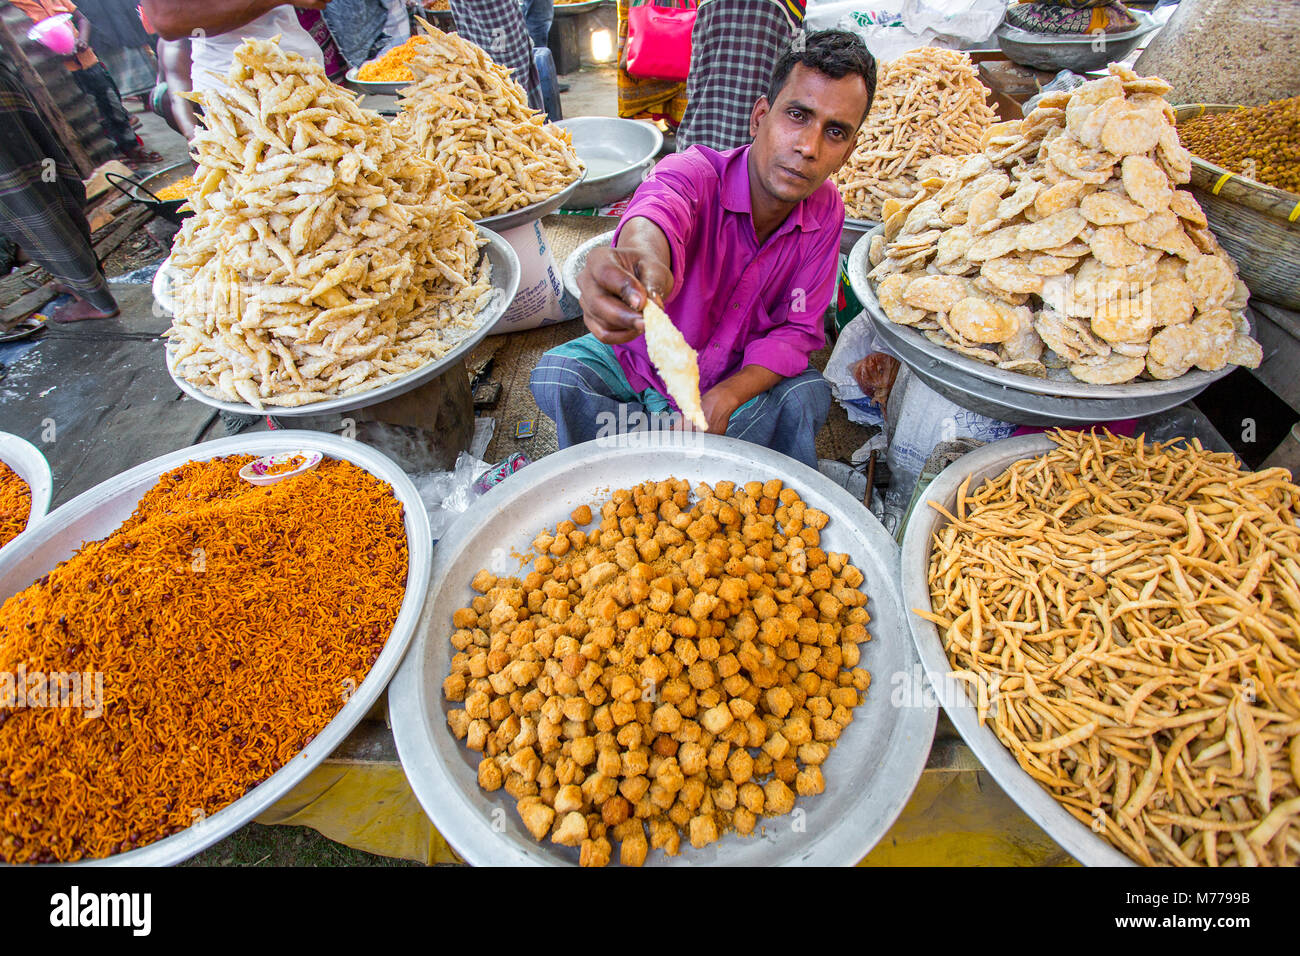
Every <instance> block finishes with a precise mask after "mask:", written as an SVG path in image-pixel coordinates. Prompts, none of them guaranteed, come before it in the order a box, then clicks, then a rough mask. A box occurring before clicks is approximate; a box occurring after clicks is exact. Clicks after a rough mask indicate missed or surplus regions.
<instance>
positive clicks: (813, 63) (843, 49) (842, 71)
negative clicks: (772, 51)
mask: <svg viewBox="0 0 1300 956" xmlns="http://www.w3.org/2000/svg"><path fill="white" fill-rule="evenodd" d="M800 41H802V42H800ZM796 63H802V64H803V65H804V66H806V67H808V68H810V69H813V70H816V71H818V72H819V73H825V74H826V75H827V76H829V77H830V78H831V79H832V80H839V79H843V78H844V77H846V76H848V75H849V74H850V73H856V74H857V75H858V76H860V77H862V81H863V82H864V83H866V85H867V108H866V109H865V110H863V111H862V118H863V119H866V118H867V113H868V111H870V109H871V102H872V100H874V99H875V98H876V59H875V57H873V56H872V55H871V52H870V51H869V50H868V49H867V45H866V44H865V43H863V42H862V39H861V38H860V37H859V36H858V35H857V34H856V33H849V32H848V31H847V30H819V31H817V32H816V33H810V34H808V35H807V36H803V35H800V36H799V37H796V38H795V41H794V42H793V43H792V44H791V45H790V46H789V47H788V48H786V51H785V52H784V53H782V54H781V58H780V59H779V60H777V61H776V69H774V70H773V71H772V82H771V83H769V84H768V88H767V102H768V104H769V105H771V104H774V103H775V102H776V97H777V95H778V94H779V93H780V92H781V88H782V87H783V86H785V81H786V80H787V79H789V77H790V71H791V70H793V69H794V65H795V64H796Z"/></svg>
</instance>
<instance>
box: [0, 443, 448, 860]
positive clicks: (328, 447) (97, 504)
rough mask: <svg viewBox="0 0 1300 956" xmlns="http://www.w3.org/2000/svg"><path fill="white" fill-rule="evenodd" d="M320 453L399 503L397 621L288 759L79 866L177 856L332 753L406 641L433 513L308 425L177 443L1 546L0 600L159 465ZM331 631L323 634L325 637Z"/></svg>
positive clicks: (351, 449)
mask: <svg viewBox="0 0 1300 956" xmlns="http://www.w3.org/2000/svg"><path fill="white" fill-rule="evenodd" d="M298 450H306V451H318V452H321V453H322V454H323V455H325V456H326V457H329V458H337V459H341V460H344V461H350V462H352V463H353V464H354V465H357V466H358V467H361V468H364V469H365V470H366V471H368V472H369V473H370V474H372V475H374V476H375V477H376V478H378V479H380V480H381V481H385V482H387V483H388V484H389V485H390V486H392V489H393V494H394V495H395V496H396V498H397V499H398V501H400V502H401V503H402V507H403V508H404V511H405V519H404V520H405V525H406V545H407V555H408V564H407V572H406V595H405V597H404V598H403V599H402V607H401V609H400V610H399V611H398V615H397V621H396V622H395V623H394V625H393V631H392V633H391V634H390V635H389V637H388V642H387V643H386V644H385V645H384V649H383V650H382V651H381V652H380V654H379V658H378V660H376V661H375V663H374V666H373V667H372V668H371V669H370V673H369V674H367V675H366V679H365V680H364V681H362V683H361V686H360V687H359V688H357V691H356V693H355V694H353V696H352V697H350V698H349V699H348V701H347V703H346V704H344V705H343V708H342V709H341V710H340V711H339V712H338V713H337V714H335V715H334V719H333V720H331V721H330V722H329V724H327V725H326V727H325V729H324V730H322V731H321V732H320V734H319V735H317V737H316V739H315V740H313V741H312V742H311V743H310V744H308V745H307V746H306V747H305V748H303V750H302V751H301V752H300V753H299V754H298V755H297V756H296V757H294V758H293V759H292V760H291V761H289V762H288V763H287V764H285V765H284V766H283V767H281V768H280V769H279V770H277V771H276V772H275V773H274V774H272V775H271V776H270V777H268V778H267V779H266V780H264V781H262V782H261V783H260V784H258V785H257V786H256V787H254V788H253V789H252V790H249V791H248V793H246V794H245V795H244V796H242V797H240V798H239V799H238V800H236V801H235V802H234V803H232V804H230V805H229V806H227V807H226V808H225V809H223V810H220V811H218V812H217V813H214V814H213V815H212V816H210V817H208V818H206V819H205V820H202V821H200V822H199V823H196V824H195V825H193V826H191V827H189V828H188V829H186V830H183V831H182V832H180V833H177V834H175V835H174V836H170V837H166V838H165V839H162V840H159V841H158V842H156V843H151V844H149V845H148V846H144V847H141V848H140V849H138V850H132V851H130V852H128V853H120V854H117V855H115V856H110V857H107V858H104V859H96V860H88V861H85V863H84V865H91V866H95V865H101V866H102V865H122V866H126V865H133V866H168V865H171V864H174V863H179V862H180V861H181V860H184V859H187V858H188V857H191V856H193V855H194V854H195V853H198V852H199V851H200V850H202V849H204V848H205V847H208V846H210V845H212V844H213V843H216V842H217V841H218V840H220V839H222V838H223V837H225V836H227V835H229V834H230V833H232V832H233V831H235V830H237V829H238V828H239V827H241V826H243V825H244V824H246V823H248V822H249V821H250V820H252V819H253V818H254V817H256V816H257V815H258V814H260V813H262V812H263V811H265V810H266V809H267V808H268V807H270V806H271V805H272V804H274V803H275V802H276V801H277V800H279V799H280V798H281V797H283V796H284V795H285V794H286V793H288V792H289V791H290V790H291V789H292V788H293V787H294V786H296V785H297V784H298V783H299V782H300V781H302V779H303V778H304V777H306V776H307V774H308V773H310V772H311V771H312V770H313V769H314V768H315V767H316V766H317V765H318V764H320V763H321V761H323V760H324V759H325V758H326V757H328V756H329V755H330V754H331V753H332V752H333V751H334V749H335V748H336V747H338V745H339V744H340V743H342V741H343V738H345V737H346V736H347V735H348V734H349V733H351V731H352V729H353V728H354V727H355V726H356V725H357V723H358V722H360V720H361V719H362V718H363V717H364V716H365V715H366V713H367V712H368V711H369V710H370V708H371V707H373V706H374V704H375V702H376V701H377V700H378V699H379V695H380V694H381V693H382V692H383V690H384V688H385V687H386V686H387V685H388V681H389V679H390V678H391V677H392V676H393V672H394V671H395V670H396V669H397V665H398V663H399V662H400V661H401V659H402V655H403V654H405V653H406V648H407V645H408V644H409V643H410V641H411V638H412V636H413V635H414V633H415V626H416V623H417V621H418V620H419V619H420V614H421V611H422V609H423V607H424V599H425V596H426V595H427V593H428V584H429V569H430V563H431V550H432V547H433V545H432V542H431V540H430V536H429V516H428V512H427V511H426V510H425V507H424V502H423V501H421V500H420V495H419V492H417V491H416V489H415V485H414V484H412V483H411V480H410V479H409V478H407V477H406V475H405V473H404V472H403V471H402V470H401V468H399V467H398V466H397V465H396V464H395V463H394V462H393V461H392V459H390V458H388V457H387V456H385V455H382V454H380V453H379V452H377V451H375V450H374V449H373V448H370V447H369V446H368V445H364V444H362V443H361V442H357V441H348V440H346V439H343V438H339V437H337V436H335V435H329V434H324V433H322V432H314V431H277V432H268V433H264V434H255V435H244V436H237V437H234V438H223V439H220V440H218V441H211V442H206V443H204V444H202V445H194V446H192V447H190V448H182V449H181V450H180V451H176V452H172V453H171V454H169V455H163V456H162V457H161V458H155V459H154V460H153V461H149V462H145V463H144V464H143V465H138V466H136V467H135V468H132V469H131V470H129V471H125V472H123V473H122V474H120V475H117V476H116V477H114V478H111V479H109V480H108V481H105V482H103V483H102V484H100V485H96V486H95V487H94V488H92V489H90V490H89V491H87V492H85V493H84V494H81V495H78V496H77V497H76V498H74V499H72V501H70V502H68V503H67V504H65V505H63V506H62V507H60V508H58V509H57V510H56V511H54V512H53V513H52V514H50V515H49V516H47V517H46V518H45V519H44V521H42V522H41V524H40V525H39V526H38V527H37V528H36V529H35V532H36V533H35V534H27V533H26V532H24V534H23V536H22V537H21V538H18V539H15V540H14V542H13V543H12V544H11V546H10V547H7V548H5V549H4V551H3V552H0V602H3V601H5V600H7V599H8V598H9V597H11V596H12V595H14V594H16V593H17V592H18V591H21V590H22V589H24V588H26V587H27V586H28V585H30V584H31V583H32V582H33V581H34V580H36V579H37V578H39V577H40V576H41V575H43V574H45V573H47V572H48V571H49V570H50V569H51V568H53V567H54V566H55V565H56V564H58V563H59V562H60V561H65V560H67V559H68V558H70V557H72V555H73V554H74V553H75V552H76V551H77V549H78V548H80V547H81V544H82V542H83V541H94V540H98V539H100V538H104V537H106V536H107V535H109V534H111V533H112V532H114V531H115V530H117V528H118V526H119V525H121V523H122V522H123V521H124V520H126V518H128V517H129V516H130V515H131V512H132V511H134V510H135V507H136V505H137V503H138V502H139V501H140V498H141V497H142V496H143V495H144V493H145V492H147V491H148V490H149V489H150V488H152V487H153V486H154V485H155V484H156V483H157V481H158V477H159V476H160V475H162V474H163V473H164V472H166V471H169V470H171V469H172V468H176V467H178V466H180V465H183V464H185V463H186V462H189V461H202V460H207V459H211V458H216V457H219V456H221V455H236V454H249V455H257V456H259V457H261V456H264V455H271V454H275V453H277V452H285V451H298ZM328 636H329V635H322V637H328Z"/></svg>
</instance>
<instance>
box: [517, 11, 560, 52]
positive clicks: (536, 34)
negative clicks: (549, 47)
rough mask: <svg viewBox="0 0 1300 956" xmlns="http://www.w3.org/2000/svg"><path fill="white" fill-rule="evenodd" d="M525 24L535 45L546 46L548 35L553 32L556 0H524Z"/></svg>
mask: <svg viewBox="0 0 1300 956" xmlns="http://www.w3.org/2000/svg"><path fill="white" fill-rule="evenodd" d="M523 7H524V25H525V26H526V27H527V28H528V35H529V36H530V37H532V38H533V46H534V47H539V46H546V36H547V34H549V33H550V32H551V20H552V19H553V18H554V16H555V0H523Z"/></svg>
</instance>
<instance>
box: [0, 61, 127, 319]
mask: <svg viewBox="0 0 1300 956" xmlns="http://www.w3.org/2000/svg"><path fill="white" fill-rule="evenodd" d="M85 203H86V190H85V187H84V186H83V185H82V183H81V177H80V176H78V175H77V170H76V169H75V168H74V167H73V165H72V161H71V160H70V159H68V156H67V153H65V152H64V150H63V146H62V144H60V143H59V141H58V140H57V139H56V138H55V136H54V134H53V133H52V132H50V130H49V127H48V126H47V124H46V122H45V120H44V118H42V116H41V115H40V113H38V112H37V111H36V107H35V106H34V105H33V104H32V101H31V100H30V99H29V98H28V96H27V94H26V93H25V92H24V90H23V86H22V82H21V81H20V80H19V78H18V74H17V73H16V72H15V70H14V68H13V67H12V65H10V64H9V63H8V62H6V61H5V60H4V58H0V230H3V232H4V234H5V235H6V236H8V237H9V238H10V239H12V240H13V241H14V242H16V243H17V244H18V245H19V247H21V248H22V250H23V251H24V252H26V253H27V255H28V256H30V257H31V259H32V261H33V262H35V263H37V264H38V265H39V266H40V267H41V268H43V269H44V270H45V271H46V272H48V273H49V274H50V275H52V276H54V278H56V279H58V280H59V281H60V282H62V283H63V284H64V285H65V286H67V287H68V288H69V289H71V290H72V291H73V292H75V293H76V294H77V295H78V296H79V297H81V298H82V299H85V300H86V301H88V302H89V303H90V304H91V305H93V306H95V308H97V309H101V310H103V311H105V312H112V311H114V310H115V309H116V308H117V304H116V303H115V302H114V301H113V296H112V294H111V293H110V292H109V291H108V283H107V282H106V281H105V279H104V274H103V272H101V271H100V268H99V260H98V259H96V258H95V250H94V248H93V247H92V246H91V244H90V226H89V225H88V224H87V222H86V215H85V212H84V206H85Z"/></svg>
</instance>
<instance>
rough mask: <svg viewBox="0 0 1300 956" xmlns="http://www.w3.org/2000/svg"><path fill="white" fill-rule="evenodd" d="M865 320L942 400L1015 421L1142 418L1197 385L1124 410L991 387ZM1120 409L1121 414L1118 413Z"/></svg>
mask: <svg viewBox="0 0 1300 956" xmlns="http://www.w3.org/2000/svg"><path fill="white" fill-rule="evenodd" d="M868 319H869V321H870V322H871V323H872V325H873V326H874V327H875V329H876V331H877V332H878V333H879V334H880V337H881V338H882V339H884V340H885V342H886V343H887V344H888V345H889V347H890V348H891V349H893V350H894V352H895V353H897V355H898V357H899V359H900V360H902V362H903V363H904V364H905V365H906V366H907V367H908V368H909V369H911V370H912V372H913V373H914V374H915V375H916V377H917V378H919V379H920V380H921V381H923V382H924V383H925V384H926V385H928V386H929V387H930V388H932V389H934V390H935V391H936V392H938V393H939V394H940V395H942V396H943V397H944V398H946V399H948V400H949V401H951V402H953V403H955V404H957V405H960V406H961V407H962V408H968V409H970V410H971V411H973V412H978V413H979V414H981V415H987V416H988V417H989V418H996V419H998V420H1000V421H1004V422H1015V423H1016V424H1017V425H1038V426H1042V427H1047V426H1051V425H1071V424H1074V425H1091V424H1094V423H1097V422H1105V421H1113V420H1114V419H1115V418H1117V417H1118V418H1140V417H1141V416H1143V415H1154V414H1155V413H1156V412H1163V411H1165V410H1166V409H1170V408H1173V407H1174V406H1176V405H1181V404H1182V403H1183V402H1186V401H1189V400H1190V399H1192V398H1193V397H1194V396H1195V395H1196V393H1197V389H1192V390H1190V391H1187V392H1173V393H1165V394H1162V395H1156V396H1154V397H1152V398H1130V399H1123V400H1122V404H1123V408H1122V409H1117V408H1116V402H1115V400H1114V399H1096V398H1058V397H1056V396H1055V395H1040V394H1038V393H1037V392H1022V391H1021V390H1020V389H1018V388H1009V387H1008V386H1006V385H994V384H993V383H992V382H986V381H985V380H984V379H982V378H976V377H975V376H974V375H967V374H966V373H965V372H964V371H961V370H960V369H957V368H954V367H953V366H951V365H946V364H943V363H941V362H939V361H938V359H935V358H932V357H931V356H929V355H926V354H925V353H924V352H921V351H920V350H919V349H917V348H916V347H915V346H914V345H913V344H912V342H911V340H910V338H908V337H904V336H902V335H899V334H898V328H899V327H898V326H896V325H894V324H893V323H892V322H890V321H889V320H888V319H884V318H876V317H875V316H872V315H871V314H870V313H868ZM1120 412H1122V414H1120Z"/></svg>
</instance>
